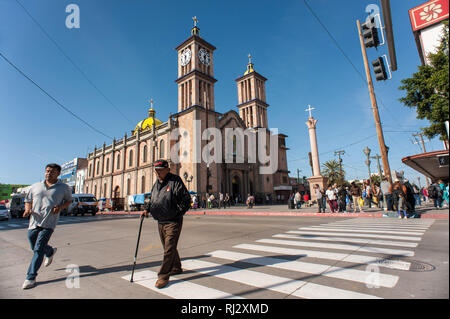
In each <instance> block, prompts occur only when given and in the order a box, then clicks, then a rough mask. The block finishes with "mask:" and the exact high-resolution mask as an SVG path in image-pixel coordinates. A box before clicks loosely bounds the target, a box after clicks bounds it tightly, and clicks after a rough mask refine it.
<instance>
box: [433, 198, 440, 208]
mask: <svg viewBox="0 0 450 319" xmlns="http://www.w3.org/2000/svg"><path fill="white" fill-rule="evenodd" d="M433 202H434V207H436V208H437V207H439V208H441V207H442V197H439V198H433Z"/></svg>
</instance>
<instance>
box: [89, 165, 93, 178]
mask: <svg viewBox="0 0 450 319" xmlns="http://www.w3.org/2000/svg"><path fill="white" fill-rule="evenodd" d="M91 174H92V164H89V177H91V176H92V175H91Z"/></svg>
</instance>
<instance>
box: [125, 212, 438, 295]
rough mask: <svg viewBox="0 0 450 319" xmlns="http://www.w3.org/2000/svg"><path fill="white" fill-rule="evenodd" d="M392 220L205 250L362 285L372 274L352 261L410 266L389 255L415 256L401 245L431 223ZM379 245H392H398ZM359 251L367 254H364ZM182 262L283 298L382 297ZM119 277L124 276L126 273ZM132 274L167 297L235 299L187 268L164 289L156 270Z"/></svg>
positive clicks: (391, 278) (411, 243) (386, 279)
mask: <svg viewBox="0 0 450 319" xmlns="http://www.w3.org/2000/svg"><path fill="white" fill-rule="evenodd" d="M395 222H396V221H395ZM395 222H394V223H378V222H373V223H369V222H365V223H364V224H362V223H360V222H354V223H352V220H350V221H349V220H347V221H344V222H342V221H339V222H334V223H329V224H323V225H320V226H310V227H302V228H298V230H292V231H287V232H285V233H284V234H276V235H273V236H272V238H270V239H267V238H266V239H259V240H256V241H255V244H246V243H243V244H238V245H235V246H233V249H234V250H238V251H229V250H215V251H212V252H210V253H208V254H206V255H207V256H208V257H211V258H215V259H218V260H226V261H232V262H243V263H248V264H253V265H258V266H262V267H268V268H272V269H280V270H284V271H290V272H295V273H297V274H298V273H304V274H310V275H312V276H314V277H328V278H333V279H338V280H344V281H347V282H353V283H355V284H366V286H367V287H369V286H368V281H369V277H370V276H371V274H373V273H372V272H371V271H368V270H367V269H369V268H368V267H366V268H365V270H364V268H359V269H355V266H358V267H364V266H377V267H381V268H388V269H393V270H409V269H410V267H411V263H410V262H408V261H403V260H398V259H392V258H393V256H396V257H398V256H414V251H413V250H408V249H400V248H415V247H417V246H418V242H419V241H420V240H421V236H422V235H423V234H424V233H425V232H426V231H427V230H428V228H429V227H430V226H431V225H432V222H426V223H425V222H424V223H416V224H414V225H407V224H403V223H402V224H400V221H399V223H397V224H396V223H395ZM411 224H412V223H411ZM286 239H287V240H286ZM337 242H339V243H337ZM268 244H273V245H275V246H271V245H268ZM373 245H375V246H373ZM287 246H289V247H287ZM381 246H396V247H397V248H396V247H392V248H391V247H381ZM303 247H305V248H307V249H305V248H303ZM309 248H312V249H309ZM315 248H317V249H324V248H326V249H331V250H347V251H350V252H343V253H339V252H333V251H321V250H314V249H315ZM239 250H240V251H239ZM243 251H246V252H243ZM250 252H260V253H274V254H276V255H287V256H295V257H297V258H299V257H302V259H301V260H289V259H282V258H277V257H276V256H264V255H262V254H255V253H250ZM361 253H362V254H361ZM364 253H369V255H365V254H364ZM370 254H377V255H378V256H370ZM380 255H382V256H380ZM313 258H317V259H325V260H331V261H333V262H332V264H321V263H317V261H315V260H311V259H313ZM336 262H346V263H352V264H354V265H355V266H349V267H337V266H335V265H333V264H336ZM182 267H183V269H185V270H187V271H191V272H193V273H194V274H197V273H200V274H203V275H206V276H210V277H211V278H219V279H223V280H229V281H232V282H237V283H240V284H243V285H246V286H251V287H256V288H257V289H258V290H269V291H274V292H277V293H281V294H284V295H285V297H287V296H292V297H298V298H314V299H316V298H317V299H332V298H345V299H381V298H380V297H378V296H375V295H371V294H365V293H360V292H356V291H352V290H346V289H341V288H338V287H330V286H326V285H320V284H316V283H312V282H310V281H306V280H300V279H292V278H287V277H281V276H276V275H272V274H268V273H263V272H258V271H255V270H250V269H248V268H241V267H238V266H234V265H231V264H230V263H228V264H219V263H215V262H210V261H206V260H198V259H187V260H183V262H182ZM371 269H372V268H371ZM186 275H187V277H186ZM376 276H377V282H376V286H379V287H384V288H393V287H395V286H396V284H397V283H398V281H399V279H400V278H399V276H396V275H393V274H382V273H379V272H378V273H377V274H376ZM122 278H123V279H126V280H128V281H129V280H130V275H127V276H124V277H122ZM134 278H135V282H136V283H137V284H139V285H142V286H144V287H147V288H149V289H151V290H153V291H155V292H157V293H160V294H163V295H165V296H168V297H171V298H182V299H193V298H201V299H205V298H206V299H211V298H221V299H223V298H240V296H237V295H234V294H231V293H228V292H223V291H220V290H217V289H214V288H209V287H206V286H202V285H199V284H196V283H194V282H191V281H189V279H190V277H189V275H188V273H186V272H185V273H184V275H183V277H180V276H174V277H171V281H170V282H169V285H168V286H166V287H165V288H163V289H157V288H155V287H154V284H155V282H156V280H157V273H156V272H153V271H150V270H146V271H143V272H138V273H135V277H134ZM172 278H173V279H174V280H173V279H172ZM183 278H184V279H183ZM308 278H310V276H308ZM210 282H212V281H208V283H210ZM353 287H354V286H353ZM369 288H370V287H369Z"/></svg>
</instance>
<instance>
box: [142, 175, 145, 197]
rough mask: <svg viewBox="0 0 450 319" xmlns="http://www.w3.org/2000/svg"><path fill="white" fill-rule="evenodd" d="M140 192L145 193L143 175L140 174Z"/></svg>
mask: <svg viewBox="0 0 450 319" xmlns="http://www.w3.org/2000/svg"><path fill="white" fill-rule="evenodd" d="M141 193H142V194H144V193H145V176H142V178H141Z"/></svg>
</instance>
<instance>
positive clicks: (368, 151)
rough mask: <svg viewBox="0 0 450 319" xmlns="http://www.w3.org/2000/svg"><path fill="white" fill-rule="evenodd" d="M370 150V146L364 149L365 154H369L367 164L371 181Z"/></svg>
mask: <svg viewBox="0 0 450 319" xmlns="http://www.w3.org/2000/svg"><path fill="white" fill-rule="evenodd" d="M370 151H371V150H370V148H368V147H367V146H366V148H365V149H363V152H364V154H366V156H367V160H366V165H367V167H368V169H369V182H370V181H371V178H370Z"/></svg>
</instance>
